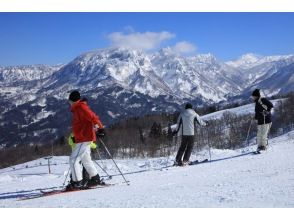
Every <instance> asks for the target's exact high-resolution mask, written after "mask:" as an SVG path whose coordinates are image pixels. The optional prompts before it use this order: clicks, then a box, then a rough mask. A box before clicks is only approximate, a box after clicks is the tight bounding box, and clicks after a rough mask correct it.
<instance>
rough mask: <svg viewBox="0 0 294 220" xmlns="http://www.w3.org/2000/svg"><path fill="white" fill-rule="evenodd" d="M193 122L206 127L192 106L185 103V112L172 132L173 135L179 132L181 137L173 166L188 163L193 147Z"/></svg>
mask: <svg viewBox="0 0 294 220" xmlns="http://www.w3.org/2000/svg"><path fill="white" fill-rule="evenodd" d="M195 122H197V123H198V124H199V125H202V126H206V123H205V122H204V121H203V120H202V119H201V118H200V117H199V115H198V114H197V113H196V112H195V111H194V109H193V106H192V104H190V103H187V104H186V106H185V110H184V111H183V112H182V113H181V114H180V116H179V117H178V121H177V129H176V131H175V132H174V135H176V134H177V133H178V132H179V131H181V135H182V142H181V146H180V148H179V150H178V153H177V156H176V160H175V165H177V166H183V165H187V164H188V163H189V158H190V156H191V153H192V150H193V145H194V135H195ZM183 155H184V157H183ZM182 158H183V159H182Z"/></svg>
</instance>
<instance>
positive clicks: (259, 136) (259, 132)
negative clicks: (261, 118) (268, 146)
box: [256, 125, 263, 150]
mask: <svg viewBox="0 0 294 220" xmlns="http://www.w3.org/2000/svg"><path fill="white" fill-rule="evenodd" d="M262 126H263V125H257V136H256V142H257V150H260V149H261V146H262Z"/></svg>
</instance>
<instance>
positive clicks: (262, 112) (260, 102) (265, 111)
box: [252, 89, 274, 152]
mask: <svg viewBox="0 0 294 220" xmlns="http://www.w3.org/2000/svg"><path fill="white" fill-rule="evenodd" d="M252 99H253V100H254V102H255V119H256V120H257V124H258V125H257V146H258V147H257V152H259V151H262V150H266V147H267V145H268V133H269V130H270V128H271V125H272V116H271V109H272V108H273V107H274V106H273V104H272V103H271V102H270V101H269V100H268V99H266V98H262V97H261V95H260V90H259V89H255V90H254V91H253V93H252Z"/></svg>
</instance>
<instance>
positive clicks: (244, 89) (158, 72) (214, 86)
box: [0, 48, 294, 146]
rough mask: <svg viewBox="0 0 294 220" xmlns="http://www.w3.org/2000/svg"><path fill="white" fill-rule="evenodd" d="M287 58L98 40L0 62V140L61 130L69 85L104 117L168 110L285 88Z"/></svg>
mask: <svg viewBox="0 0 294 220" xmlns="http://www.w3.org/2000/svg"><path fill="white" fill-rule="evenodd" d="M293 64H294V55H289V56H270V57H262V56H257V55H254V54H249V55H248V54H247V55H244V56H243V57H241V59H239V60H237V61H230V62H226V63H225V62H222V61H220V60H218V59H217V58H216V57H215V56H213V55H212V54H199V55H196V56H193V57H184V56H181V55H179V54H176V53H175V52H174V51H173V50H172V49H171V48H164V49H161V50H160V51H158V52H154V53H151V54H150V53H146V52H142V51H138V50H133V49H127V48H106V49H99V50H95V51H91V52H87V53H84V54H82V55H80V56H78V57H77V58H75V59H74V60H72V61H71V62H69V63H67V64H63V65H56V66H48V65H32V66H16V67H0V112H1V115H0V125H1V126H0V132H1V133H2V134H3V133H4V134H5V135H1V137H0V143H1V144H2V146H13V145H15V144H18V143H23V144H28V143H31V142H33V141H40V142H42V141H46V140H52V139H53V140H56V139H57V138H58V137H60V136H62V135H66V134H67V132H68V130H69V126H70V122H69V121H70V114H69V109H68V108H69V106H68V103H67V101H66V99H67V98H68V95H69V92H70V91H71V90H73V89H79V90H80V91H81V93H82V95H83V96H86V97H87V98H88V99H89V103H90V105H91V107H93V109H94V111H95V112H97V113H98V114H99V115H100V117H101V118H102V120H103V121H104V123H105V124H107V125H109V124H111V123H113V122H115V121H118V120H121V119H124V118H126V117H130V116H140V115H144V114H149V113H156V112H166V111H176V110H179V109H180V108H181V105H182V104H183V103H184V102H186V101H189V102H192V103H193V104H194V105H201V104H208V103H209V104H211V103H215V102H219V101H225V100H227V99H228V98H231V97H234V96H237V95H238V96H241V97H242V95H244V94H245V95H246V96H248V93H249V92H250V91H251V90H252V89H253V88H254V87H260V88H264V89H268V91H267V94H273V95H275V94H280V93H286V92H289V91H292V90H293ZM49 119H50V120H49ZM49 128H50V132H48V129H49ZM43 134H47V135H46V136H44V135H43ZM25 140H26V141H25Z"/></svg>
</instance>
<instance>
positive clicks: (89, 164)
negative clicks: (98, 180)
mask: <svg viewBox="0 0 294 220" xmlns="http://www.w3.org/2000/svg"><path fill="white" fill-rule="evenodd" d="M83 148H85V150H84V154H83V155H82V158H81V161H82V164H83V166H84V168H85V169H86V171H87V173H88V174H89V178H90V179H91V178H92V177H93V176H96V175H97V174H98V171H97V169H96V167H95V165H94V163H93V161H92V159H91V149H90V142H88V143H84V144H83Z"/></svg>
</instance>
